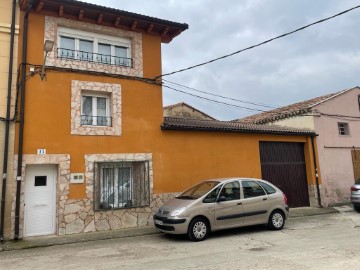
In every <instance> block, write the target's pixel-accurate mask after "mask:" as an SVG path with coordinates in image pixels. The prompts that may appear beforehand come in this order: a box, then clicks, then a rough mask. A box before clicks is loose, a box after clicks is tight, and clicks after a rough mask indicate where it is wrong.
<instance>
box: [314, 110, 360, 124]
mask: <svg viewBox="0 0 360 270" xmlns="http://www.w3.org/2000/svg"><path fill="white" fill-rule="evenodd" d="M314 112H315V113H318V114H319V115H322V116H327V117H332V118H336V119H340V120H347V121H360V117H359V116H353V115H344V114H329V113H323V112H320V111H318V110H315V111H314Z"/></svg>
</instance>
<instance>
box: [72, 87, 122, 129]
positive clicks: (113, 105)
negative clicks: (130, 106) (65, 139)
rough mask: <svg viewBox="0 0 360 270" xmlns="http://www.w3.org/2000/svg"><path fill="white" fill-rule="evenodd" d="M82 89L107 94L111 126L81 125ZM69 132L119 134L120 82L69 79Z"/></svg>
mask: <svg viewBox="0 0 360 270" xmlns="http://www.w3.org/2000/svg"><path fill="white" fill-rule="evenodd" d="M83 91H86V92H89V93H90V94H91V93H92V92H93V93H94V94H96V93H102V94H104V93H105V94H109V95H110V111H111V112H110V115H111V117H112V126H111V127H110V126H82V125H81V94H82V92H83ZM71 134H76V135H88V136H91V135H93V136H96V135H105V136H120V135H121V86H120V84H110V83H100V82H89V81H77V80H72V81H71Z"/></svg>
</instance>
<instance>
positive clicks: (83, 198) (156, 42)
mask: <svg viewBox="0 0 360 270" xmlns="http://www.w3.org/2000/svg"><path fill="white" fill-rule="evenodd" d="M20 2H21V3H20V4H21V10H22V14H21V25H23V26H24V25H25V23H27V33H24V30H25V31H26V27H21V32H20V37H22V39H21V42H20V48H19V53H20V57H19V59H23V60H20V63H24V62H26V63H27V64H26V65H22V67H24V69H23V72H25V73H22V75H21V76H20V78H23V80H21V87H20V93H22V96H21V102H19V121H18V123H17V126H16V140H15V156H14V164H15V166H14V175H15V176H16V178H15V179H13V181H14V182H15V181H16V183H17V185H16V186H14V188H12V189H11V190H7V192H8V193H10V196H11V198H12V208H11V209H8V210H7V211H9V212H10V213H9V215H11V224H8V227H7V230H6V232H7V237H8V238H23V237H27V236H36V235H45V234H56V235H59V236H61V235H65V234H75V233H87V232H94V231H106V230H117V229H122V228H130V227H141V226H149V225H152V214H153V213H154V212H155V211H156V210H157V208H158V207H159V206H160V205H161V204H162V203H163V202H164V201H165V200H167V199H168V198H169V197H172V196H174V194H176V193H177V192H179V191H181V190H182V189H184V188H186V187H188V186H189V185H191V184H194V183H196V182H198V181H200V180H203V179H207V178H215V177H231V176H244V177H259V178H260V177H264V176H266V178H268V179H269V180H272V179H271V177H272V176H271V175H274V171H276V170H278V169H279V168H285V167H286V166H287V167H286V168H285V169H283V170H282V172H284V175H285V176H283V178H284V179H285V178H286V179H287V180H284V181H283V183H282V184H280V186H282V187H283V188H284V189H287V188H289V187H290V188H291V186H295V188H296V189H297V190H300V189H301V190H302V192H303V194H304V197H305V199H304V200H303V201H301V202H299V201H298V198H297V196H293V195H291V194H289V195H288V197H289V200H290V201H292V203H293V206H304V205H313V206H316V205H318V204H319V201H318V199H317V194H318V193H317V190H319V189H320V188H321V181H320V179H319V177H316V174H315V167H316V161H315V160H314V152H313V149H314V148H313V143H314V141H315V140H313V137H314V136H315V134H314V133H313V132H312V131H309V130H300V129H290V128H285V127H276V126H274V127H262V126H260V127H258V126H249V125H242V124H239V123H235V122H223V121H217V120H211V119H210V120H201V119H191V118H181V117H165V118H164V117H163V110H162V109H163V106H162V88H161V84H160V83H159V82H156V81H154V80H153V79H152V78H154V77H156V76H157V75H159V74H161V72H162V70H161V43H169V42H170V41H171V40H172V39H173V38H174V37H176V36H177V35H179V34H180V33H181V32H182V31H184V30H186V29H187V28H188V26H187V25H186V24H182V23H175V22H170V21H166V20H161V19H157V18H152V17H148V16H144V15H139V14H135V13H130V12H126V11H122V10H116V9H112V8H107V7H102V6H98V5H93V4H87V3H83V2H80V1H70V0H60V1H54V0H37V1H27V0H23V1H20ZM46 40H50V41H53V42H54V45H53V48H51V50H50V51H49V52H48V53H47V54H46V61H45V69H44V70H43V69H42V64H43V62H44V58H45V57H44V55H45V54H44V50H43V47H44V43H45V41H46ZM23 49H24V50H23ZM22 52H27V55H26V58H25V61H24V54H23V53H22ZM24 93H26V96H25V94H24ZM284 153H286V154H284ZM272 156H276V157H277V159H275V160H272V158H271V157H272ZM280 163H281V164H282V167H281V166H278V167H276V168H277V169H276V168H275V167H274V166H275V165H276V164H278V165H280ZM274 164H275V165H274ZM286 164H287V165H286ZM289 164H290V165H289ZM291 166H293V167H291ZM274 168H275V169H274ZM296 170H299V175H300V176H299V179H297V178H296V177H295V178H296V179H295V178H292V177H290V178H291V179H289V177H287V176H286V172H287V173H289V171H290V172H291V171H296ZM264 178H265V177H264ZM273 178H274V177H273ZM274 179H275V180H273V181H275V182H276V179H278V178H276V177H275V178H274ZM292 181H293V182H292ZM293 183H296V184H293ZM297 192H298V193H299V191H297Z"/></svg>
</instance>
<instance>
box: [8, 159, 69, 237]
mask: <svg viewBox="0 0 360 270" xmlns="http://www.w3.org/2000/svg"><path fill="white" fill-rule="evenodd" d="M49 164H51V165H57V166H58V171H57V179H56V206H57V207H56V209H57V213H56V216H57V221H58V223H59V219H60V217H62V216H63V214H64V208H65V202H66V201H67V198H68V194H69V181H70V155H66V154H58V155H56V154H55V155H23V164H22V181H21V193H20V226H19V227H20V230H19V238H22V237H23V229H24V202H25V200H24V199H25V197H24V195H25V179H26V166H28V165H49ZM13 173H14V175H17V155H15V156H14V172H13ZM11 194H12V198H13V201H12V208H11V238H14V228H15V199H16V195H15V194H16V185H14V187H13V189H12V193H11Z"/></svg>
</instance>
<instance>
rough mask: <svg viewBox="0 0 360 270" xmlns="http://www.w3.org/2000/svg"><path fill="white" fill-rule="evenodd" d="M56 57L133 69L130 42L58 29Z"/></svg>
mask: <svg viewBox="0 0 360 270" xmlns="http://www.w3.org/2000/svg"><path fill="white" fill-rule="evenodd" d="M57 57H58V58H62V59H71V60H80V61H87V62H95V63H101V64H109V65H116V66H125V67H133V59H132V58H131V40H130V39H128V38H120V37H114V36H108V35H103V34H98V33H90V32H85V31H81V30H75V29H69V28H64V27H59V30H58V44H57Z"/></svg>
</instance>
